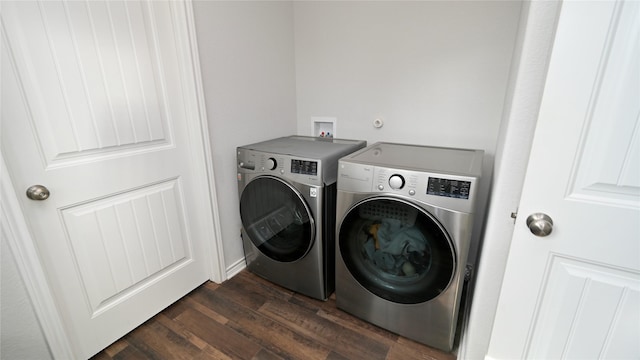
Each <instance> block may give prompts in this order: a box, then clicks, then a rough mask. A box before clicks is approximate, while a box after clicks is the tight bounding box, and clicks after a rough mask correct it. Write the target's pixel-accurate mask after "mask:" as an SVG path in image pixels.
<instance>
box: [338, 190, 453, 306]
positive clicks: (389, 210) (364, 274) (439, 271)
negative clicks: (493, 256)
mask: <svg viewBox="0 0 640 360" xmlns="http://www.w3.org/2000/svg"><path fill="white" fill-rule="evenodd" d="M339 248H340V255H341V256H342V259H343V261H344V263H345V265H346V267H347V269H348V270H349V272H350V273H351V274H352V275H353V276H354V277H355V279H356V280H357V281H358V282H359V283H360V284H361V285H362V286H364V287H365V288H366V289H368V290H369V291H370V292H372V293H373V294H375V295H377V296H379V297H381V298H383V299H386V300H389V301H392V302H395V303H401V304H417V303H422V302H425V301H429V300H431V299H433V298H435V297H436V296H438V295H439V294H440V293H442V292H443V291H444V290H445V289H446V288H447V287H448V286H449V283H450V282H451V279H452V278H453V276H454V273H455V268H456V264H455V263H456V260H455V252H454V248H453V244H452V242H451V240H450V238H449V236H448V234H447V232H446V231H445V230H444V228H443V227H442V225H440V223H439V222H438V221H437V220H436V219H435V218H434V217H433V216H432V215H431V214H429V213H428V212H426V211H424V210H423V209H420V208H418V207H417V206H415V205H413V204H411V203H410V202H406V201H403V200H400V199H394V198H387V197H385V198H373V199H367V200H364V201H361V202H359V203H357V204H356V205H355V206H353V207H352V208H351V209H350V210H349V211H348V212H347V214H346V215H345V217H344V218H343V220H342V223H341V225H340V232H339Z"/></svg>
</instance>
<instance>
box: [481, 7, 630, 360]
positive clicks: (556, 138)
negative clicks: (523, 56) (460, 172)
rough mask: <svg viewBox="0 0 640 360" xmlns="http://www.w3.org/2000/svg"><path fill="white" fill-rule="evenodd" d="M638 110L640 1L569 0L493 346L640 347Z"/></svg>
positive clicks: (561, 351) (515, 353)
mask: <svg viewBox="0 0 640 360" xmlns="http://www.w3.org/2000/svg"><path fill="white" fill-rule="evenodd" d="M639 116H640V3H639V2H637V1H598V2H589V1H565V2H564V3H563V4H562V9H561V12H560V17H559V21H558V28H557V33H556V38H555V43H554V47H553V51H552V55H551V60H550V64H549V71H548V75H547V82H546V85H545V90H544V94H543V99H542V104H541V108H540V114H539V119H538V125H537V128H536V133H535V137H534V142H533V147H532V150H531V157H530V160H529V165H528V170H527V175H526V180H525V184H524V189H523V195H522V199H521V203H520V208H519V209H518V217H517V220H516V224H515V231H514V237H513V241H512V244H511V249H510V254H509V260H508V263H507V268H506V273H505V278H504V282H503V287H502V292H501V295H500V300H499V304H498V310H497V316H496V319H495V323H494V328H493V332H492V335H491V344H490V346H489V352H488V358H495V359H560V358H563V359H564V358H567V359H596V358H600V359H638V358H640V343H639V342H638V339H640V118H639ZM532 214H539V216H537V217H536V216H534V217H530V215H532ZM549 230H551V233H548V231H549ZM534 233H535V234H534Z"/></svg>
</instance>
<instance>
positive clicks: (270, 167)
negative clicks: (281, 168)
mask: <svg viewBox="0 0 640 360" xmlns="http://www.w3.org/2000/svg"><path fill="white" fill-rule="evenodd" d="M277 166H278V162H277V161H276V159H274V158H268V159H267V165H266V166H265V167H266V168H267V169H268V170H274V169H275V168H276V167H277Z"/></svg>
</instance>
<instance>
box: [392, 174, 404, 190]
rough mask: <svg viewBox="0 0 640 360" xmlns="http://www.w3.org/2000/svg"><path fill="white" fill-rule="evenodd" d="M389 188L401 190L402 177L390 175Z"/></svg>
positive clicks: (402, 185) (402, 184)
mask: <svg viewBox="0 0 640 360" xmlns="http://www.w3.org/2000/svg"><path fill="white" fill-rule="evenodd" d="M389 186H390V187H391V188H392V189H393V190H400V189H402V188H403V187H404V178H403V177H402V175H398V174H395V175H391V177H390V178H389Z"/></svg>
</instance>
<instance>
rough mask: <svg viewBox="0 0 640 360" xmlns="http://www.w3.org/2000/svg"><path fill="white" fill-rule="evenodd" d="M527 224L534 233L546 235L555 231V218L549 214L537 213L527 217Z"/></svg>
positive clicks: (541, 235)
mask: <svg viewBox="0 0 640 360" xmlns="http://www.w3.org/2000/svg"><path fill="white" fill-rule="evenodd" d="M527 226H528V227H529V230H531V233H533V235H535V236H540V237H544V236H547V235H549V234H551V231H553V220H551V218H550V217H549V215H547V214H543V213H535V214H531V215H529V217H527Z"/></svg>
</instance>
